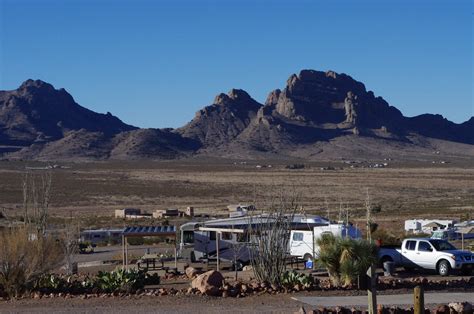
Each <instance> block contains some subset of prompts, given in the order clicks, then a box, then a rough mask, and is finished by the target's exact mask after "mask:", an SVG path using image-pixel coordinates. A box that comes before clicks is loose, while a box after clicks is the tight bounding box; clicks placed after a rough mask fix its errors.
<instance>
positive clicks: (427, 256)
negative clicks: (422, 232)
mask: <svg viewBox="0 0 474 314" xmlns="http://www.w3.org/2000/svg"><path fill="white" fill-rule="evenodd" d="M416 255H417V257H416V258H417V261H418V262H417V264H418V265H419V266H421V267H423V268H426V269H434V266H435V262H434V260H433V247H432V246H431V244H430V243H429V242H428V241H418V248H417V251H416Z"/></svg>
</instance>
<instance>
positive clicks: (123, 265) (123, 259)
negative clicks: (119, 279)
mask: <svg viewBox="0 0 474 314" xmlns="http://www.w3.org/2000/svg"><path fill="white" fill-rule="evenodd" d="M122 269H125V235H123V234H122Z"/></svg>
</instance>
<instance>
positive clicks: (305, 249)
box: [289, 222, 361, 260]
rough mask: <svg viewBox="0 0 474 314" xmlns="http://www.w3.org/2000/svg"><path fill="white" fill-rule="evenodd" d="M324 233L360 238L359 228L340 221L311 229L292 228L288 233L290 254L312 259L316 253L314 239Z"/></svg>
mask: <svg viewBox="0 0 474 314" xmlns="http://www.w3.org/2000/svg"><path fill="white" fill-rule="evenodd" d="M325 234H331V235H333V236H335V237H342V238H344V237H350V238H353V239H359V238H361V232H360V230H359V229H357V228H356V227H354V226H352V225H350V224H349V225H348V224H344V223H342V222H340V223H329V224H327V225H323V226H314V227H313V228H312V229H311V230H292V231H291V234H290V244H289V246H290V255H291V256H297V257H302V258H303V259H305V260H308V259H312V258H313V257H314V256H317V255H318V251H319V249H318V247H317V244H316V241H317V240H318V239H319V238H321V237H322V236H323V235H325Z"/></svg>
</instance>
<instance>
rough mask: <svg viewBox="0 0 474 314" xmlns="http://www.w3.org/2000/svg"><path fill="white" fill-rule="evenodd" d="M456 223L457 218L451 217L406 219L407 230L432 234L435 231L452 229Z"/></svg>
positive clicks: (408, 231) (407, 231)
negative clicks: (452, 218)
mask: <svg viewBox="0 0 474 314" xmlns="http://www.w3.org/2000/svg"><path fill="white" fill-rule="evenodd" d="M455 223H456V221H455V220H450V219H410V220H405V232H406V233H412V234H417V233H426V234H431V233H432V232H434V231H439V230H447V229H451V228H453V227H454V224H455Z"/></svg>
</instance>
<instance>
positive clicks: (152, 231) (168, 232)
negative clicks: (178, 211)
mask: <svg viewBox="0 0 474 314" xmlns="http://www.w3.org/2000/svg"><path fill="white" fill-rule="evenodd" d="M123 236H124V237H159V236H176V226H135V227H126V228H125V229H124V230H123Z"/></svg>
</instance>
